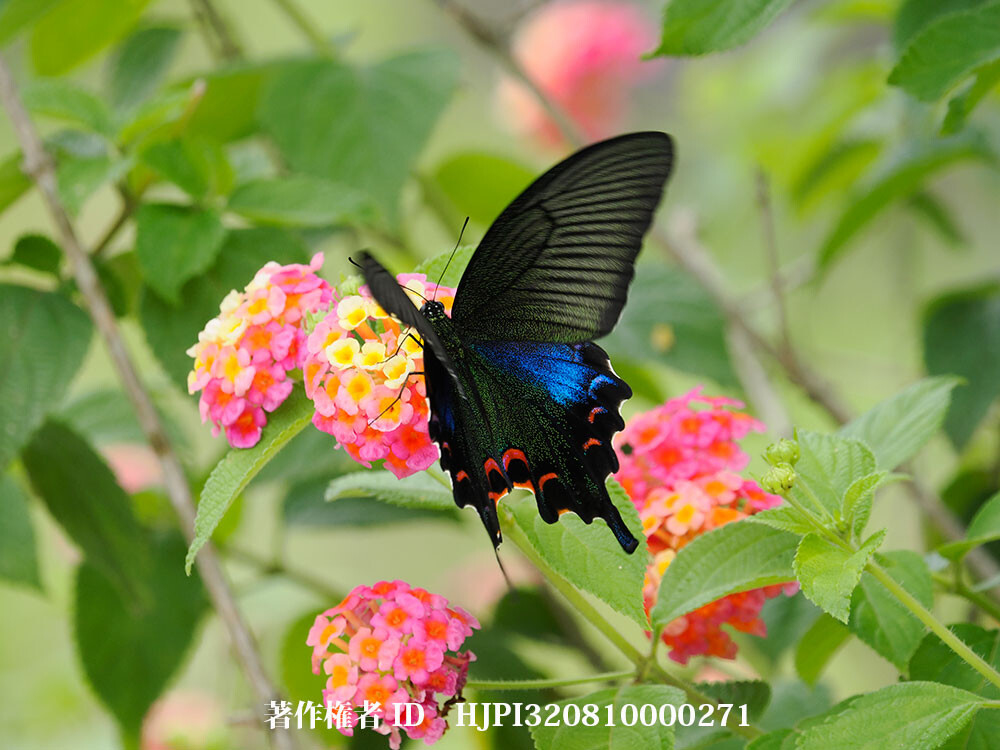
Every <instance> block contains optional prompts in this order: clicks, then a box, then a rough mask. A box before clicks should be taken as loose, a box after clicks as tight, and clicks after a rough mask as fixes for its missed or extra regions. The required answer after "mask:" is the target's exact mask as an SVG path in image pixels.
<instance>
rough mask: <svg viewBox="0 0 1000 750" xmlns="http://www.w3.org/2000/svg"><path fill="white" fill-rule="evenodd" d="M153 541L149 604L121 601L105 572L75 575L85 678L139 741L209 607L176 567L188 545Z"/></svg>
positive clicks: (84, 568) (89, 568)
mask: <svg viewBox="0 0 1000 750" xmlns="http://www.w3.org/2000/svg"><path fill="white" fill-rule="evenodd" d="M147 537H148V534H143V539H142V541H141V543H142V544H143V545H144V546H146V547H148V548H149V552H150V555H149V558H150V561H151V565H150V567H149V569H148V570H147V571H145V573H144V575H143V579H142V583H143V585H144V586H146V587H147V588H148V589H149V590H150V591H151V592H152V596H151V597H150V598H149V600H148V601H147V602H145V603H139V602H136V601H135V600H133V599H131V598H128V597H125V596H122V594H121V591H120V590H119V589H118V588H117V587H116V586H115V585H114V584H113V582H112V581H111V580H110V579H109V578H108V577H107V575H106V573H105V571H104V570H103V569H102V568H100V567H98V566H96V565H94V564H92V563H91V562H90V561H84V563H83V564H82V565H81V566H80V568H79V570H78V571H77V576H76V592H75V602H74V607H73V623H74V631H75V632H74V635H75V637H76V643H77V652H78V655H79V658H80V662H81V663H82V664H83V671H84V674H85V675H86V676H87V680H88V682H89V683H90V684H91V686H92V687H93V688H94V692H95V693H96V694H97V697H98V698H99V699H100V700H101V702H102V703H103V704H104V705H105V706H107V708H108V709H109V710H110V711H111V713H112V714H114V716H115V719H116V720H117V721H118V723H119V725H120V726H121V728H122V730H123V732H124V734H125V735H126V737H130V738H132V740H133V741H135V740H136V739H137V737H138V733H139V729H140V727H141V726H142V720H143V718H144V717H145V715H146V712H147V711H148V709H149V707H150V706H151V705H152V704H153V702H154V701H155V700H156V699H157V698H158V697H159V696H160V694H161V693H162V692H163V690H164V688H165V687H166V686H167V684H168V683H169V682H170V679H171V678H172V677H173V676H174V675H175V674H176V673H177V671H178V670H179V668H180V666H181V664H182V662H183V661H184V656H185V655H186V654H187V652H188V651H189V650H190V648H191V645H192V644H193V643H194V637H195V632H196V630H197V627H198V622H199V620H200V619H201V616H202V614H203V613H204V612H205V611H206V609H207V604H208V602H207V600H206V597H205V593H204V590H203V588H202V585H201V581H200V579H198V578H186V577H185V576H184V574H183V573H182V572H181V569H180V566H179V565H178V564H177V562H178V561H179V560H180V559H181V556H182V555H183V554H184V542H183V540H181V539H180V537H179V536H174V535H171V536H170V537H167V538H162V539H157V538H154V539H149V538H147ZM306 661H308V654H307V659H306ZM136 746H137V745H136Z"/></svg>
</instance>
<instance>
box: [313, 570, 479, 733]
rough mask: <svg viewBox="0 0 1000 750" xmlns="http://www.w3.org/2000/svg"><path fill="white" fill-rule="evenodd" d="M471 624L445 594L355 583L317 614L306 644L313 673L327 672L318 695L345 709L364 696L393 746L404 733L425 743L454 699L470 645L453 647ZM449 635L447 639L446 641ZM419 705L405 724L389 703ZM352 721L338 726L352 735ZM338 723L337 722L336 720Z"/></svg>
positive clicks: (357, 705)
mask: <svg viewBox="0 0 1000 750" xmlns="http://www.w3.org/2000/svg"><path fill="white" fill-rule="evenodd" d="M478 627H479V622H478V621H477V620H476V618H475V617H473V616H472V615H471V614H469V613H468V612H466V611H465V610H463V609H461V608H459V607H451V606H449V603H448V601H447V599H445V598H444V597H443V596H440V595H438V594H432V593H430V592H428V591H426V590H425V589H422V588H411V587H410V586H409V584H407V583H406V582H404V581H380V582H379V583H376V584H375V585H374V586H371V587H368V586H358V587H357V588H355V589H354V590H353V591H352V592H351V593H350V594H348V596H347V597H346V598H345V599H344V601H342V602H341V603H340V604H338V605H337V606H336V607H332V608H331V609H328V610H326V611H325V612H323V613H322V614H320V615H317V617H316V620H315V622H314V623H313V626H312V628H310V630H309V635H308V636H307V638H306V645H308V646H311V647H312V649H313V653H312V667H313V672H314V673H316V674H319V673H320V669H321V668H322V670H323V671H324V672H325V673H326V674H327V675H329V677H328V679H327V682H326V687H325V689H324V690H323V699H324V701H325V702H327V703H328V704H329V705H331V706H333V707H334V708H336V704H337V702H338V701H341V702H342V703H343V705H344V706H345V707H346V708H348V709H350V710H354V709H362V708H364V707H365V704H366V702H367V703H368V707H369V708H371V707H372V706H373V705H374V704H378V708H377V709H376V710H375V711H374V713H375V714H376V715H377V716H379V718H380V719H381V724H380V725H379V727H378V728H377V731H379V732H380V733H382V734H385V735H388V737H389V747H390V748H398V747H399V746H400V744H401V742H402V738H403V736H404V735H406V736H408V737H410V738H411V739H422V740H424V742H425V743H427V744H432V743H434V742H436V741H437V740H438V739H440V737H441V735H442V734H443V733H444V731H445V729H447V727H448V722H447V720H446V719H445V717H444V716H443V714H444V713H446V711H447V708H446V707H447V706H449V705H451V704H452V703H454V702H455V701H456V700H461V697H462V688H464V687H465V681H466V676H467V674H468V671H469V663H470V662H472V661H474V660H475V658H476V657H475V655H474V654H473V653H471V652H470V651H459V649H460V648H461V646H462V643H463V641H464V640H465V638H466V637H467V636H468V635H471V634H472V630H473V628H478ZM449 638H450V640H449ZM400 703H419V704H420V705H421V706H422V707H423V711H424V713H423V719H422V720H421V721H416V722H415V723H414V724H413V725H412V726H411V725H408V724H406V716H405V714H402V715H401V716H400V717H399V718H400V723H399V724H397V723H396V710H395V709H396V705H397V704H400ZM356 723H357V722H356V721H352V722H349V723H348V725H347V726H345V727H344V728H343V729H340V731H341V733H342V734H345V735H348V736H350V735H351V734H353V731H354V727H355V726H356ZM338 727H339V725H338Z"/></svg>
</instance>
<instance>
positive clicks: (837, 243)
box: [819, 134, 995, 270]
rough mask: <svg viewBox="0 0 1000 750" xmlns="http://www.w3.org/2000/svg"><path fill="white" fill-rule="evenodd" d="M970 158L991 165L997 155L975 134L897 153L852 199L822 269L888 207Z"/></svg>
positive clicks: (824, 251) (827, 243)
mask: <svg viewBox="0 0 1000 750" xmlns="http://www.w3.org/2000/svg"><path fill="white" fill-rule="evenodd" d="M970 159H974V160H978V161H983V162H987V163H992V162H994V161H995V156H994V154H993V153H992V152H991V151H990V149H989V147H988V146H987V145H986V144H985V142H984V141H982V139H980V138H978V137H976V136H974V135H972V134H961V135H957V136H953V137H951V138H935V139H934V140H931V141H927V142H925V143H918V144H910V145H909V146H907V147H906V148H905V149H903V150H901V151H900V152H898V153H897V154H896V156H895V157H894V158H893V159H892V161H891V162H890V163H888V164H887V166H886V167H885V168H884V169H883V170H882V171H881V172H880V173H879V174H878V176H877V177H875V178H874V179H873V180H872V181H870V182H868V183H867V184H866V185H864V186H862V187H861V188H860V189H858V190H857V191H855V192H854V194H853V195H851V196H850V197H849V200H848V201H847V208H846V209H845V210H844V212H843V213H842V214H841V215H840V218H839V219H838V220H837V223H836V224H834V227H833V229H832V230H831V231H830V233H829V234H828V235H827V237H826V239H825V240H824V242H823V246H822V247H821V248H820V256H819V265H820V269H821V270H825V269H826V268H828V267H829V266H830V265H831V264H832V263H833V262H834V261H835V260H837V259H838V258H840V256H841V255H843V254H844V253H845V252H846V251H847V249H848V244H849V242H850V240H851V239H853V238H854V236H855V235H856V234H857V233H858V232H860V231H861V230H862V229H863V228H864V227H866V226H867V225H868V224H870V223H871V222H872V220H873V219H875V217H876V216H878V215H879V214H880V213H881V212H882V211H883V210H884V209H885V208H886V207H887V206H889V205H890V204H892V203H893V202H895V201H897V200H900V199H904V198H908V197H909V196H911V195H913V193H915V192H917V191H918V190H919V189H920V188H921V186H922V185H923V184H924V183H925V182H927V180H929V179H930V178H931V177H933V176H936V175H937V174H938V173H939V172H941V171H943V170H944V169H946V168H947V167H950V166H952V165H954V164H956V163H959V162H962V161H967V160H970Z"/></svg>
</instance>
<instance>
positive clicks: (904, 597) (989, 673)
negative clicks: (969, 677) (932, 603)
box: [865, 562, 1000, 688]
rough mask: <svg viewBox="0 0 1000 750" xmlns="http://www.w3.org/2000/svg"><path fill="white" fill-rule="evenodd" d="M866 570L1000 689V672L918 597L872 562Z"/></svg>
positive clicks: (963, 658) (964, 659)
mask: <svg viewBox="0 0 1000 750" xmlns="http://www.w3.org/2000/svg"><path fill="white" fill-rule="evenodd" d="M865 570H867V571H868V572H869V573H871V574H872V575H873V576H875V579H876V580H877V581H878V582H879V583H881V584H882V585H883V586H885V587H886V588H887V589H889V592H890V593H891V594H892V595H893V596H895V597H896V598H897V599H898V600H899V601H900V603H901V604H902V605H903V606H904V607H906V608H907V609H908V610H910V611H911V612H912V613H913V614H914V615H916V617H917V619H918V620H920V621H921V622H922V623H923V624H924V625H926V626H927V627H928V628H930V630H931V632H932V633H934V635H936V636H937V637H938V638H940V639H941V640H942V641H944V643H945V644H946V645H947V646H948V648H950V649H951V650H952V651H954V652H955V653H956V654H958V656H959V657H961V659H962V660H963V661H965V662H967V663H968V665H969V666H970V667H972V668H973V669H975V670H976V671H977V672H979V674H981V675H982V676H983V677H985V678H986V679H987V680H989V681H990V683H992V684H993V685H995V686H996V687H998V688H1000V672H997V670H995V669H994V668H993V667H992V666H990V665H989V664H988V663H987V662H986V661H985V660H984V659H983V658H982V657H981V656H980V655H979V654H977V653H976V652H975V651H973V650H972V649H971V648H969V647H968V646H967V645H965V643H964V642H963V641H962V639H960V638H959V637H958V636H956V635H955V634H954V633H952V632H951V631H950V630H948V628H946V627H945V626H944V623H942V622H941V621H940V620H938V619H937V618H936V617H935V616H934V614H933V613H932V612H930V610H928V609H927V608H926V607H925V606H924V605H923V604H921V603H920V602H919V601H918V600H917V599H916V597H914V596H913V595H912V594H911V593H910V592H909V591H907V590H906V589H905V588H903V587H902V586H901V585H900V584H899V583H898V582H897V581H896V580H895V579H894V578H893V577H892V576H890V575H889V574H888V573H886V572H885V570H883V569H882V568H881V566H879V565H878V564H876V563H873V562H870V563H868V565H867V566H866V567H865Z"/></svg>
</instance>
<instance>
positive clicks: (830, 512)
mask: <svg viewBox="0 0 1000 750" xmlns="http://www.w3.org/2000/svg"><path fill="white" fill-rule="evenodd" d="M795 438H796V440H797V441H798V443H799V453H800V457H799V460H798V462H797V463H796V464H795V473H796V474H798V480H797V483H796V485H795V487H794V488H793V489H792V494H793V495H794V496H795V497H796V499H797V500H798V501H799V502H800V503H801V504H803V505H805V506H806V507H809V508H812V509H813V510H815V511H816V512H818V513H820V514H821V515H827V516H829V517H832V518H837V517H839V515H840V509H841V506H842V503H843V499H844V495H846V494H847V491H848V490H849V489H850V487H851V485H852V484H854V481H855V480H856V479H859V478H861V477H864V476H867V475H869V474H871V473H872V472H873V471H875V457H874V456H873V455H872V452H871V451H870V450H869V449H868V447H867V446H866V445H865V444H863V443H861V442H859V441H858V440H854V439H852V438H845V437H841V436H839V435H823V434H821V433H818V432H810V431H808V430H796V431H795ZM803 484H805V485H808V487H809V489H810V490H812V493H813V495H815V496H816V499H818V500H819V502H820V507H816V501H815V500H814V499H813V497H812V496H811V495H809V494H808V493H806V492H805V491H804V489H803V487H802V485H803Z"/></svg>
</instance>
